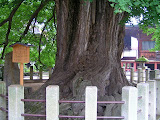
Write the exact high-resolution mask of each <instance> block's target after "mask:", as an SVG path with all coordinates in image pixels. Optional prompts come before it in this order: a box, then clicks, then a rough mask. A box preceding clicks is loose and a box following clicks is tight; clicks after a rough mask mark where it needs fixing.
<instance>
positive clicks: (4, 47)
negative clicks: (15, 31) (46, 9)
mask: <svg viewBox="0 0 160 120" xmlns="http://www.w3.org/2000/svg"><path fill="white" fill-rule="evenodd" d="M22 2H23V0H21V1H20V3H19V4H18V5H17V6H16V7H15V8H14V9H13V10H12V12H11V13H10V15H9V17H8V18H7V19H5V20H4V21H2V22H1V23H0V26H2V25H3V24H5V23H6V22H8V21H9V24H8V30H7V33H6V39H5V43H4V46H3V51H2V56H1V59H3V58H4V53H5V50H6V47H7V45H8V43H9V34H10V31H11V25H12V18H13V16H14V14H15V13H16V11H17V10H18V8H19V7H20V5H21V4H22Z"/></svg>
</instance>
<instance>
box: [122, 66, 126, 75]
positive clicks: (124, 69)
mask: <svg viewBox="0 0 160 120" xmlns="http://www.w3.org/2000/svg"><path fill="white" fill-rule="evenodd" d="M122 70H123V72H124V74H125V75H126V68H125V67H122Z"/></svg>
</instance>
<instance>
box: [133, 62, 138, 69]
mask: <svg viewBox="0 0 160 120" xmlns="http://www.w3.org/2000/svg"><path fill="white" fill-rule="evenodd" d="M133 66H134V71H137V64H136V62H134V63H133Z"/></svg>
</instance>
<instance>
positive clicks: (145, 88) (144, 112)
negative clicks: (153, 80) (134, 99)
mask: <svg viewBox="0 0 160 120" xmlns="http://www.w3.org/2000/svg"><path fill="white" fill-rule="evenodd" d="M137 88H138V97H140V99H138V111H139V110H140V111H139V112H138V115H137V117H138V120H148V110H149V109H148V104H149V84H148V83H139V84H137Z"/></svg>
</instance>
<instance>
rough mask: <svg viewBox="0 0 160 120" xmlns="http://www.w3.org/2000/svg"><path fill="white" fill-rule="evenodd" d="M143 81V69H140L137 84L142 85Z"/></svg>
mask: <svg viewBox="0 0 160 120" xmlns="http://www.w3.org/2000/svg"><path fill="white" fill-rule="evenodd" d="M141 81H142V68H138V81H137V83H140V82H141Z"/></svg>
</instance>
